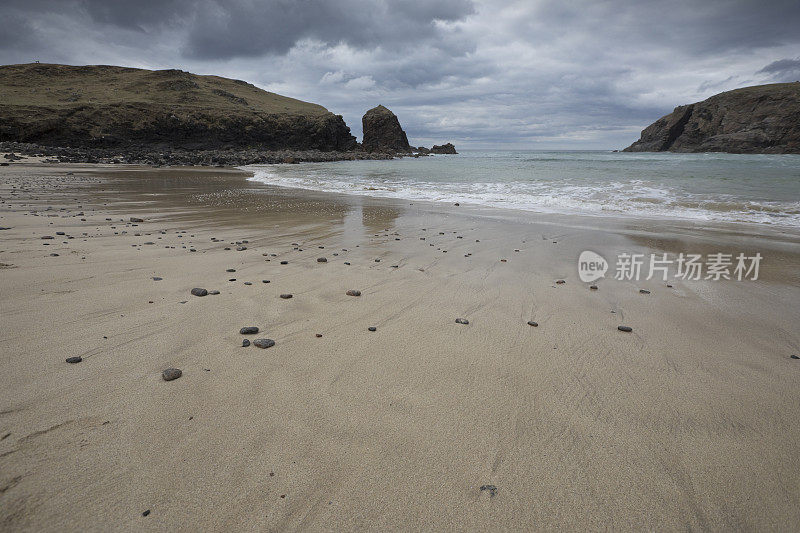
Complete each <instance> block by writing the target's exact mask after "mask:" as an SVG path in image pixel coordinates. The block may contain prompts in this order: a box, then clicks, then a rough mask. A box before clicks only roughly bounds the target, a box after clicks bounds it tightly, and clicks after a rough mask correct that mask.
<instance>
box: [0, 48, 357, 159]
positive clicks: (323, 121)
mask: <svg viewBox="0 0 800 533" xmlns="http://www.w3.org/2000/svg"><path fill="white" fill-rule="evenodd" d="M0 141H17V142H24V143H36V144H38V145H44V146H61V147H83V148H97V147H109V148H119V149H130V148H162V147H163V148H173V149H184V150H219V149H261V150H322V151H331V150H338V151H348V150H353V149H354V148H355V147H356V140H355V137H353V136H352V135H351V134H350V128H348V127H347V125H346V124H345V122H344V120H343V119H342V117H341V116H340V115H334V114H333V113H331V112H330V111H328V110H327V109H325V108H324V107H322V106H320V105H317V104H311V103H308V102H302V101H300V100H295V99H293V98H287V97H285V96H280V95H278V94H274V93H270V92H267V91H264V90H262V89H259V88H258V87H255V86H254V85H251V84H249V83H246V82H244V81H239V80H232V79H227V78H221V77H218V76H198V75H195V74H190V73H188V72H183V71H180V70H157V71H152V70H143V69H134V68H124V67H114V66H102V65H101V66H83V67H78V66H69V65H47V64H26V65H6V66H0Z"/></svg>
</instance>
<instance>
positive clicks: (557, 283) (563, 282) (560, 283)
mask: <svg viewBox="0 0 800 533" xmlns="http://www.w3.org/2000/svg"><path fill="white" fill-rule="evenodd" d="M565 283H566V281H564V280H563V279H557V280H556V285H563V284H565Z"/></svg>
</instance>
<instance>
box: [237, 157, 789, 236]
mask: <svg viewBox="0 0 800 533" xmlns="http://www.w3.org/2000/svg"><path fill="white" fill-rule="evenodd" d="M246 168H248V169H249V170H252V171H253V172H254V174H255V175H254V177H253V178H251V179H252V180H254V181H258V182H261V183H267V184H271V185H277V186H283V187H294V188H301V189H311V190H318V191H328V192H336V193H344V194H354V195H366V196H376V197H390V198H402V199H409V200H428V201H441V202H448V203H453V202H461V203H462V204H469V203H471V204H478V205H483V206H491V207H503V208H511V209H521V210H526V211H534V212H549V213H578V214H590V215H598V216H604V215H608V216H633V217H653V218H665V219H689V220H698V221H703V220H706V221H720V222H748V223H756V224H770V225H781V226H792V227H800V155H739V154H718V153H709V154H673V153H614V152H601V151H570V152H564V151H464V152H462V153H460V154H459V155H452V156H435V157H425V158H423V157H421V158H418V159H414V158H403V159H394V160H389V161H338V162H333V163H302V164H299V165H252V166H249V167H246Z"/></svg>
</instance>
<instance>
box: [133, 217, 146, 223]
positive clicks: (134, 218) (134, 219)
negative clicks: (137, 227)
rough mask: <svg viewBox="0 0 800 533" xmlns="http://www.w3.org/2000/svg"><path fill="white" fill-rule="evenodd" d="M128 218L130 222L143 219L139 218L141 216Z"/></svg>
mask: <svg viewBox="0 0 800 533" xmlns="http://www.w3.org/2000/svg"><path fill="white" fill-rule="evenodd" d="M130 220H131V222H144V220H143V219H141V218H136V217H131V218H130Z"/></svg>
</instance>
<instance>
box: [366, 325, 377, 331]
mask: <svg viewBox="0 0 800 533" xmlns="http://www.w3.org/2000/svg"><path fill="white" fill-rule="evenodd" d="M367 331H378V328H376V327H375V326H370V327H368V328H367Z"/></svg>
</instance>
